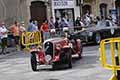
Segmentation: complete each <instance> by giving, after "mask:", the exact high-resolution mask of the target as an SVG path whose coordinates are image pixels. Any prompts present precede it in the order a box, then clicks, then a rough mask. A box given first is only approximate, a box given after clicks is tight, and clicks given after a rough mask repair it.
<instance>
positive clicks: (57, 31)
mask: <svg viewBox="0 0 120 80" xmlns="http://www.w3.org/2000/svg"><path fill="white" fill-rule="evenodd" d="M55 30H56V33H57V34H58V35H60V27H59V18H56V21H55Z"/></svg>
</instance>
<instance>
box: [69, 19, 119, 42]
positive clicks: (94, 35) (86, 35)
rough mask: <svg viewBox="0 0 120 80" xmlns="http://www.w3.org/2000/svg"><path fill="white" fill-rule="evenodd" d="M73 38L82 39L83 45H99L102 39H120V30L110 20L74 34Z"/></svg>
mask: <svg viewBox="0 0 120 80" xmlns="http://www.w3.org/2000/svg"><path fill="white" fill-rule="evenodd" d="M70 36H71V38H73V39H78V38H79V39H81V41H82V42H83V43H89V42H94V43H97V44H98V43H99V42H100V41H101V40H102V39H106V38H111V37H120V28H119V27H118V26H116V25H115V24H113V23H112V22H111V21H109V20H105V21H100V22H99V23H98V24H97V25H96V26H90V27H87V28H83V29H82V30H81V31H77V32H74V33H72V34H71V35H70Z"/></svg>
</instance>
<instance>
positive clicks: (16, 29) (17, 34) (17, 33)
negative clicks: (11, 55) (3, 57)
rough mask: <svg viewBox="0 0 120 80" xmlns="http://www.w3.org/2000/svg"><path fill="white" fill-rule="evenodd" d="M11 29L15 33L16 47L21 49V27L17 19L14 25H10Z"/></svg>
mask: <svg viewBox="0 0 120 80" xmlns="http://www.w3.org/2000/svg"><path fill="white" fill-rule="evenodd" d="M10 31H11V32H12V34H13V37H14V41H15V46H16V49H17V50H19V43H20V42H19V39H20V27H19V23H18V22H16V21H15V23H14V24H13V25H12V26H10Z"/></svg>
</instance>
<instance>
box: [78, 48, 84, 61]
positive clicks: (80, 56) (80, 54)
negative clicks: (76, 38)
mask: <svg viewBox="0 0 120 80" xmlns="http://www.w3.org/2000/svg"><path fill="white" fill-rule="evenodd" d="M82 52H83V47H82V46H81V47H80V53H79V54H78V58H79V59H82Z"/></svg>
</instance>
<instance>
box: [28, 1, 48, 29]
mask: <svg viewBox="0 0 120 80" xmlns="http://www.w3.org/2000/svg"><path fill="white" fill-rule="evenodd" d="M30 13H31V19H32V20H37V21H38V26H40V25H41V24H42V23H43V20H45V19H47V12H46V6H45V3H44V2H42V1H33V2H31V6H30ZM39 28H40V27H39Z"/></svg>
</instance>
